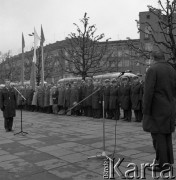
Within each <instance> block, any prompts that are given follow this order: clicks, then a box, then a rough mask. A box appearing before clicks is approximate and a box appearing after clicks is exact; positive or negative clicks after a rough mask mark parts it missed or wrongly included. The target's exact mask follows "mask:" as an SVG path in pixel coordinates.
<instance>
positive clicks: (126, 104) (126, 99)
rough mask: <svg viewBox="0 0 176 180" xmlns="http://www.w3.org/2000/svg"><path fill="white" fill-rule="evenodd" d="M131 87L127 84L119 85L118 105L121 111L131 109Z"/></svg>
mask: <svg viewBox="0 0 176 180" xmlns="http://www.w3.org/2000/svg"><path fill="white" fill-rule="evenodd" d="M130 91H131V87H130V85H129V84H127V85H123V84H122V85H121V86H120V87H119V95H120V105H121V108H122V109H123V110H130V109H131V98H130Z"/></svg>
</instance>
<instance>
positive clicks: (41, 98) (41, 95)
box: [37, 86, 45, 112]
mask: <svg viewBox="0 0 176 180" xmlns="http://www.w3.org/2000/svg"><path fill="white" fill-rule="evenodd" d="M44 95H45V94H44V87H42V86H40V87H39V88H38V93H37V101H38V110H39V111H40V112H44Z"/></svg>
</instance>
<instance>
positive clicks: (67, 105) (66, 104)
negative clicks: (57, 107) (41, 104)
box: [64, 83, 70, 113]
mask: <svg viewBox="0 0 176 180" xmlns="http://www.w3.org/2000/svg"><path fill="white" fill-rule="evenodd" d="M68 108H70V84H69V83H67V84H66V87H65V91H64V111H65V113H66V111H67V109H68Z"/></svg>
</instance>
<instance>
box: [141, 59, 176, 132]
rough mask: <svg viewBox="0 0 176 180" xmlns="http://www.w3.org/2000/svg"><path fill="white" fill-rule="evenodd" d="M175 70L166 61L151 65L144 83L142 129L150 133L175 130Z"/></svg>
mask: <svg viewBox="0 0 176 180" xmlns="http://www.w3.org/2000/svg"><path fill="white" fill-rule="evenodd" d="M175 101H176V71H175V70H174V69H173V67H172V66H171V65H170V64H168V63H167V62H158V63H156V64H154V65H153V66H151V67H150V68H149V69H148V71H147V74H146V79H145V85H144V99H143V114H144V115H145V117H146V116H148V117H149V118H144V121H143V129H144V130H145V131H148V132H151V133H164V134H165V133H171V132H173V131H174V130H175V117H176V116H175V114H176V105H175Z"/></svg>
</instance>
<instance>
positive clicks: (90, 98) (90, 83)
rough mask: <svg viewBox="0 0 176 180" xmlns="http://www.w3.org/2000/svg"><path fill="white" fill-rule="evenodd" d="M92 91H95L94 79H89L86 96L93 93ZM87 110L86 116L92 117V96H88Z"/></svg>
mask: <svg viewBox="0 0 176 180" xmlns="http://www.w3.org/2000/svg"><path fill="white" fill-rule="evenodd" d="M92 92H93V84H92V79H88V80H87V85H86V89H85V98H86V97H88V96H89V95H91V94H92ZM85 112H86V116H88V117H92V96H90V97H88V98H87V99H86V100H85Z"/></svg>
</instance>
